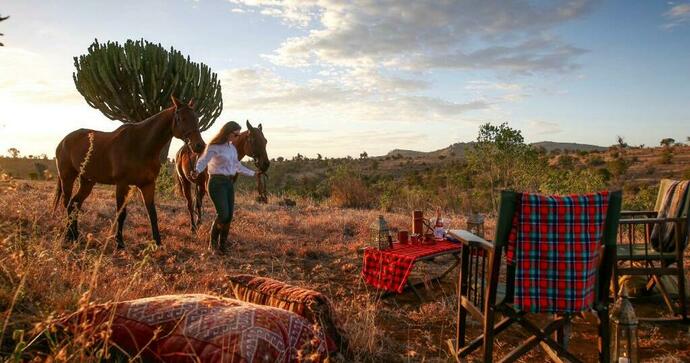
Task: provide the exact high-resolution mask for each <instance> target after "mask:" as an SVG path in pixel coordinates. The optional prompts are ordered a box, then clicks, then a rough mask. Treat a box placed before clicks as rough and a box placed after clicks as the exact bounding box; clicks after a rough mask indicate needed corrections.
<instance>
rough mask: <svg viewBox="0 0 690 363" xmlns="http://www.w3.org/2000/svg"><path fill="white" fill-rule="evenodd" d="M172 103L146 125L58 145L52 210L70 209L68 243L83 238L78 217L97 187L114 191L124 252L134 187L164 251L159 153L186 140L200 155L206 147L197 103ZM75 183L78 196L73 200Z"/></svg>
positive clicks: (83, 134) (73, 136)
mask: <svg viewBox="0 0 690 363" xmlns="http://www.w3.org/2000/svg"><path fill="white" fill-rule="evenodd" d="M172 101H173V105H172V106H171V107H170V108H167V109H165V110H163V111H161V112H159V113H157V114H155V115H153V116H151V117H149V118H147V119H146V120H144V121H141V122H137V123H133V124H125V125H122V126H120V127H118V128H117V129H116V130H115V131H112V132H102V131H94V130H88V129H79V130H76V131H73V132H71V133H70V134H68V135H67V136H65V138H64V139H62V141H60V144H58V147H57V149H56V150H55V162H56V163H57V170H58V178H57V188H56V191H55V206H54V207H55V208H57V206H58V204H59V202H60V199H62V201H63V205H64V207H65V208H66V209H67V215H68V227H67V233H66V235H65V239H66V240H67V241H74V240H76V239H77V238H78V237H79V230H78V227H77V213H78V212H79V211H80V210H81V206H82V203H83V202H84V200H85V199H86V198H87V197H88V196H89V194H90V193H91V189H92V188H93V186H94V184H96V183H101V184H114V185H115V197H116V200H117V212H118V214H117V233H116V235H115V241H116V242H117V246H118V248H122V247H124V243H123V240H122V225H123V224H124V222H125V218H126V216H127V211H126V206H125V198H126V196H127V192H128V190H129V186H130V185H135V186H136V187H138V188H139V190H140V191H141V195H142V197H143V199H144V204H145V205H146V209H147V211H148V215H149V220H150V222H151V232H152V234H153V239H154V240H155V241H156V243H157V244H158V245H160V243H161V237H160V234H159V232H158V218H157V216H156V206H155V204H154V191H155V189H156V185H155V183H156V177H157V176H158V171H159V170H160V168H161V161H160V154H161V150H162V149H163V147H165V146H166V145H167V144H168V143H169V142H170V140H171V139H172V138H173V136H174V137H176V138H178V139H181V140H184V141H185V143H186V144H187V145H188V146H189V147H191V148H192V149H194V150H195V151H198V152H201V151H202V150H203V149H204V147H205V144H204V140H203V139H202V138H201V134H200V133H199V119H198V117H197V115H196V113H195V112H194V108H193V103H192V102H191V101H190V102H189V104H188V105H186V104H184V103H181V102H180V101H179V100H177V99H176V98H174V97H173V98H172ZM77 178H78V179H79V190H78V191H77V194H75V195H74V196H72V187H73V185H74V181H75V180H76V179H77ZM75 208H76V211H75ZM74 212H76V213H74Z"/></svg>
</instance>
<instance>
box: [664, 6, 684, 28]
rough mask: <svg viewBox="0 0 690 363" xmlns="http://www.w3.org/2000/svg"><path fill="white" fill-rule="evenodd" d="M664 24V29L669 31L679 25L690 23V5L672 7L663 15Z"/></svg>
mask: <svg viewBox="0 0 690 363" xmlns="http://www.w3.org/2000/svg"><path fill="white" fill-rule="evenodd" d="M664 17H665V18H666V23H665V24H664V25H663V28H664V29H671V28H674V27H677V26H679V25H683V24H688V23H690V4H678V5H674V6H673V7H671V9H669V10H668V11H667V12H665V13H664Z"/></svg>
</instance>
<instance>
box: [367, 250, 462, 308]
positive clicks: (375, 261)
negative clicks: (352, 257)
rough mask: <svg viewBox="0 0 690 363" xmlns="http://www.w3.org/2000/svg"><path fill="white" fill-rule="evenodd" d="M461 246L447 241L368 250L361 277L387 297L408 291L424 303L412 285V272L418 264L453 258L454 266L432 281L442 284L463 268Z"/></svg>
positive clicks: (414, 285)
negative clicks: (459, 266) (459, 268)
mask: <svg viewBox="0 0 690 363" xmlns="http://www.w3.org/2000/svg"><path fill="white" fill-rule="evenodd" d="M461 249H462V245H461V244H459V243H456V242H451V241H448V240H442V241H434V242H432V243H429V244H422V243H398V242H394V243H393V245H392V247H391V248H387V249H383V250H379V249H377V248H374V247H369V248H366V249H365V250H364V262H363V264H362V277H363V278H364V281H366V283H367V284H369V285H371V286H374V287H376V288H379V289H382V290H385V291H386V293H396V294H400V293H402V292H403V291H404V290H405V287H409V288H410V289H412V291H413V292H414V293H415V295H417V297H418V298H419V299H420V300H421V295H420V294H419V292H418V291H417V289H416V285H419V284H421V283H424V282H418V283H414V284H413V283H412V282H411V281H410V279H409V277H410V272H411V271H412V268H413V267H414V265H415V263H417V262H418V261H430V260H433V259H435V258H436V257H439V256H445V255H451V256H453V257H454V259H455V260H454V261H453V264H452V265H451V266H449V267H448V268H447V269H446V270H445V271H443V272H442V273H441V274H440V275H438V276H436V277H434V278H432V279H431V280H432V281H434V280H440V279H442V278H443V277H445V276H446V275H447V274H448V273H450V272H451V271H453V269H455V268H456V267H457V266H458V265H459V264H460V256H459V255H460V252H461Z"/></svg>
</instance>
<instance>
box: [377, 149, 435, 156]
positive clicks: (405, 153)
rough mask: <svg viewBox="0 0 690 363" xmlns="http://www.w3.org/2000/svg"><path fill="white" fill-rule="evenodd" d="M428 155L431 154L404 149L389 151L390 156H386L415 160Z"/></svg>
mask: <svg viewBox="0 0 690 363" xmlns="http://www.w3.org/2000/svg"><path fill="white" fill-rule="evenodd" d="M427 154H429V153H428V152H424V151H414V150H404V149H393V150H391V151H389V152H388V154H386V155H385V156H397V155H400V156H402V157H405V158H407V157H412V158H415V157H418V156H425V155H427Z"/></svg>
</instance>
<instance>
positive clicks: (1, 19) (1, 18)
mask: <svg viewBox="0 0 690 363" xmlns="http://www.w3.org/2000/svg"><path fill="white" fill-rule="evenodd" d="M8 18H9V16H6V17H4V18H3V17H2V16H0V21H4V20H7V19H8ZM0 35H4V34H2V33H0ZM2 46H4V44H2V43H0V47H2Z"/></svg>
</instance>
